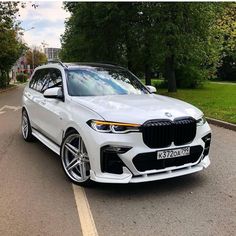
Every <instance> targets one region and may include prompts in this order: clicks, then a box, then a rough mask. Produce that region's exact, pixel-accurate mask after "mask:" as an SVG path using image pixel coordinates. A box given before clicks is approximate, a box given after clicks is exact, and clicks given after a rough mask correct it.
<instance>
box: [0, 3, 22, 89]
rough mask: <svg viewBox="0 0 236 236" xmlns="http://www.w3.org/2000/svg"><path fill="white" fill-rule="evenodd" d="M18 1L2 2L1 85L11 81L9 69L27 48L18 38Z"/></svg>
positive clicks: (0, 13) (0, 18)
mask: <svg viewBox="0 0 236 236" xmlns="http://www.w3.org/2000/svg"><path fill="white" fill-rule="evenodd" d="M18 6H19V3H18V2H0V42H1V43H0V87H2V86H4V85H6V84H7V83H8V82H9V70H10V69H11V67H12V65H13V64H14V63H15V62H16V60H17V59H18V58H19V56H20V55H21V53H22V52H23V51H24V49H25V48H26V47H25V45H24V44H23V43H22V42H21V41H20V40H19V38H18V25H19V24H18V22H17V21H16V13H17V12H18V10H19V9H18Z"/></svg>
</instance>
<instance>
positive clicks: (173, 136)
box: [141, 117, 196, 148]
mask: <svg viewBox="0 0 236 236" xmlns="http://www.w3.org/2000/svg"><path fill="white" fill-rule="evenodd" d="M141 129H142V133H143V141H144V143H145V144H146V145H147V146H148V147H150V148H164V147H168V146H170V145H171V143H172V142H174V144H175V145H176V146H179V145H184V144H187V143H190V142H191V141H192V140H193V139H194V138H195V136H196V120H195V119H193V118H191V117H187V118H181V119H175V120H174V121H171V120H150V121H147V122H145V123H144V124H143V126H142V128H141Z"/></svg>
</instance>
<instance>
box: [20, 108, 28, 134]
mask: <svg viewBox="0 0 236 236" xmlns="http://www.w3.org/2000/svg"><path fill="white" fill-rule="evenodd" d="M21 131H22V135H23V137H24V139H27V137H28V134H29V122H28V117H27V114H26V112H25V111H23V112H22V122H21Z"/></svg>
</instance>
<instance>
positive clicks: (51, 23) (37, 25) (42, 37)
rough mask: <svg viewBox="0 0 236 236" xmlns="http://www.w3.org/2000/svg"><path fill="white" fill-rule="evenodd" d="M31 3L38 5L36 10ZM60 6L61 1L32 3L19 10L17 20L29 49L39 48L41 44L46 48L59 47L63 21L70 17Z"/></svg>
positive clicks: (63, 28) (63, 27)
mask: <svg viewBox="0 0 236 236" xmlns="http://www.w3.org/2000/svg"><path fill="white" fill-rule="evenodd" d="M33 3H34V4H37V5H38V7H37V8H36V9H35V8H34V7H32V4H33ZM62 6H63V4H62V1H53V2H52V1H51V2H49V1H43V2H42V1H41V2H36V1H33V2H27V4H26V7H25V8H21V9H20V16H19V20H20V21H21V27H22V28H23V29H24V30H25V32H24V36H23V40H24V41H25V42H26V43H27V45H28V46H29V47H32V46H37V47H41V46H42V42H44V43H46V44H47V45H46V47H61V43H60V35H61V34H63V32H64V30H65V26H64V22H65V19H66V18H68V17H69V16H70V14H69V13H68V12H66V11H65V10H64V9H62ZM32 27H34V29H31V28H32ZM29 29H30V30H29Z"/></svg>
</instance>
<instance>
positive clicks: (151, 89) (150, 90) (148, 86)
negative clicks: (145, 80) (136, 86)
mask: <svg viewBox="0 0 236 236" xmlns="http://www.w3.org/2000/svg"><path fill="white" fill-rule="evenodd" d="M146 88H147V89H148V91H149V92H150V93H156V92H157V90H156V88H155V87H154V86H151V85H146Z"/></svg>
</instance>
